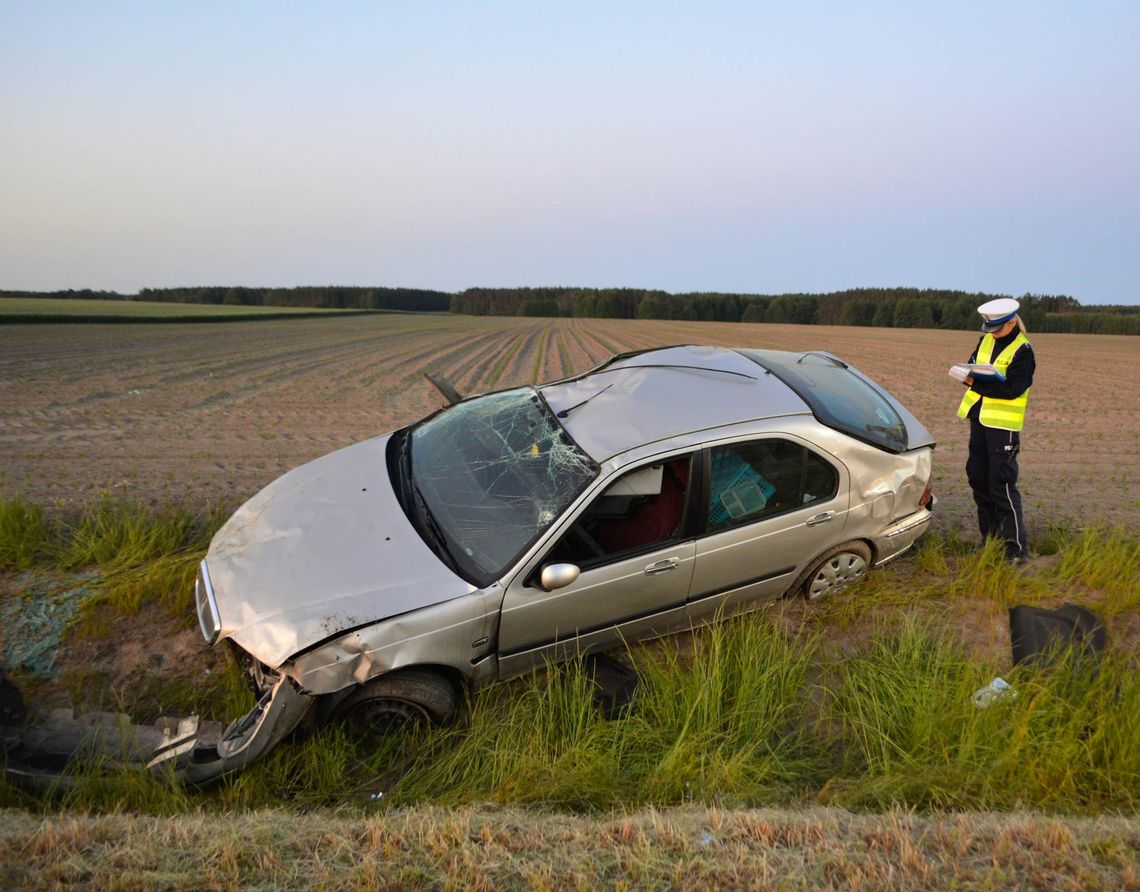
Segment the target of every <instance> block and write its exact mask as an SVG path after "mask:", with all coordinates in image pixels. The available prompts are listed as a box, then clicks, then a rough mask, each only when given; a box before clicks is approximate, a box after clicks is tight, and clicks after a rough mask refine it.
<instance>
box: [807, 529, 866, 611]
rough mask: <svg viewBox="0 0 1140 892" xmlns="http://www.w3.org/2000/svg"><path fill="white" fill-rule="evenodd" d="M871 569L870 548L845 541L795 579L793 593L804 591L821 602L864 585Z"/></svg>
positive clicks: (827, 552)
mask: <svg viewBox="0 0 1140 892" xmlns="http://www.w3.org/2000/svg"><path fill="white" fill-rule="evenodd" d="M870 566H871V549H870V547H869V546H868V545H867V543H866V542H860V541H858V540H852V541H851V542H844V543H843V544H842V545H836V546H835V547H834V548H832V549H831V550H830V551H826V552H824V553H823V554H822V555H820V556H819V557H818V558H816V560H815V561H813V562H812V563H811V564H810V565H809V566H808V568H807V570H805V571H804V572H803V573H802V574H801V575H800V578H799V579H797V580H796V582H795V584H794V585H793V586H792V588H791V591H792V592H802V594H803V596H804V597H805V598H807V600H808V601H811V602H812V603H815V602H818V601H822V600H824V599H825V598H829V597H831V596H832V595H833V594H835V593H836V592H838V591H842V590H843V589H846V588H850V587H851V586H853V585H855V584H856V583H858V582H861V581H862V580H863V579H864V578H865V577H866V576H867V570H868V569H869V568H870Z"/></svg>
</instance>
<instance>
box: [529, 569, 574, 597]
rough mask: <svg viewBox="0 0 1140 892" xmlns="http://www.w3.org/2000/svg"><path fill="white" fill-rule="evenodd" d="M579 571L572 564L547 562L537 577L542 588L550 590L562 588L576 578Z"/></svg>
mask: <svg viewBox="0 0 1140 892" xmlns="http://www.w3.org/2000/svg"><path fill="white" fill-rule="evenodd" d="M580 572H581V571H580V570H579V569H578V568H577V567H576V566H575V565H574V564H547V565H546V566H545V567H543V568H542V573H541V575H540V576H539V578H538V582H539V585H541V586H542V590H543V591H546V592H552V591H554V590H555V589H556V588H564V587H565V586H568V585H569V584H570V583H571V582H573V581H574V580H575V579H577V578H578V574H579V573H580Z"/></svg>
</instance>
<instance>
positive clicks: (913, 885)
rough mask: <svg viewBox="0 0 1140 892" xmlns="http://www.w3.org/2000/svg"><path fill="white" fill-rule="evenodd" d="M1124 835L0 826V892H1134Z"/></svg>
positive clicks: (551, 823) (1133, 841)
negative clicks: (145, 891)
mask: <svg viewBox="0 0 1140 892" xmlns="http://www.w3.org/2000/svg"><path fill="white" fill-rule="evenodd" d="M1138 850H1140V819H1136V818H1089V819H1059V818H1053V817H1043V816H1037V815H1031V814H1019V815H1007V814H974V815H957V814H936V815H930V816H919V815H915V814H912V813H908V812H890V813H887V814H883V815H857V814H852V813H850V812H847V811H843V810H840V809H824V808H812V809H807V810H805V811H796V812H789V811H779V810H771V809H760V810H740V811H725V810H719V809H709V808H700V807H684V808H677V809H666V810H653V809H649V810H642V811H636V812H631V813H626V814H611V815H606V816H600V817H582V816H572V815H565V814H551V813H544V812H535V811H524V810H521V809H497V808H488V807H473V808H460V809H448V810H444V809H439V808H430V807H416V808H409V809H398V810H392V811H390V812H388V813H386V814H380V815H373V816H370V817H367V818H358V817H350V816H346V815H339V814H337V813H336V812H315V813H311V814H307V815H305V816H303V817H300V818H297V817H295V816H290V815H285V814H282V813H281V812H276V811H260V812H252V813H247V814H241V815H215V814H211V815H202V814H191V815H184V816H182V817H178V818H174V819H159V818H147V817H137V816H129V815H113V816H105V817H93V816H88V815H74V814H73V815H62V816H49V817H37V816H33V815H30V814H27V813H24V812H19V811H6V812H0V865H3V866H2V867H0V884H2V885H3V886H5V887H6V888H12V887H18V886H33V887H59V886H81V887H85V888H100V889H116V888H123V889H125V888H131V889H135V888H163V889H173V888H193V889H200V888H205V889H215V888H216V889H229V888H250V887H258V888H301V887H304V888H312V887H317V888H324V889H409V888H417V889H487V890H492V889H494V890H501V889H599V888H618V889H620V888H638V889H640V888H680V889H728V888H737V889H743V888H786V889H797V888H813V889H949V888H954V889H972V888H984V889H992V888H1008V887H1015V888H1025V889H1057V888H1070V889H1086V890H1093V889H1140V855H1138V854H1137V853H1138Z"/></svg>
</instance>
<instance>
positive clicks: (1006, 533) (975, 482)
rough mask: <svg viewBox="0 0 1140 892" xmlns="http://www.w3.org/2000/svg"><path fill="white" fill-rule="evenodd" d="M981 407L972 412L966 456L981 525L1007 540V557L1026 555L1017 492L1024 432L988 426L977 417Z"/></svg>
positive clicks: (1022, 521)
mask: <svg viewBox="0 0 1140 892" xmlns="http://www.w3.org/2000/svg"><path fill="white" fill-rule="evenodd" d="M977 414H978V412H977V407H975V409H974V411H973V412H971V413H970V455H969V458H967V459H966V479H967V480H968V481H969V482H970V489H972V490H973V492H974V502H975V504H977V506H978V528H979V529H980V530H981V531H982V536H983V537H986V536H997V537H1000V538H1001V539H1003V540H1004V541H1005V552H1006V556H1007V557H1011V558H1017V557H1023V556H1024V555H1025V546H1026V537H1025V519H1024V518H1023V517H1022V514H1021V494H1020V493H1019V492H1018V491H1017V453H1018V450H1019V449H1020V448H1021V434H1019V433H1018V432H1017V431H1007V430H1002V429H1001V428H996V427H986V426H985V425H984V424H982V423H981V422H980V421H979V420H978V418H977Z"/></svg>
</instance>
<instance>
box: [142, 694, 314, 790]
mask: <svg viewBox="0 0 1140 892" xmlns="http://www.w3.org/2000/svg"><path fill="white" fill-rule="evenodd" d="M312 703H313V698H312V697H311V696H310V695H309V694H306V693H304V692H303V691H301V690H300V689H299V688H298V687H297V685H296V684H295V683H294V682H293V681H292V680H291V679H289V678H285V677H284V676H283V677H281V678H280V679H278V681H277V683H276V684H275V685H274V686H273V687H272V688H270V689H269V690H268V691H267V692H266V693H265V694H264V695H263V696H262V697H261V699H260V700H258V701H257V704H256V705H255V706H254V707H253V709H251V710H250V711H249V712H247V713H246V714H245V715H243V716H242V717H241V718H239V719H236V720H234V721H233V722H231V723H230V725H229V726H228V727H227V728H226V729H225V730H224V731H223V732H222V733H221V734H220V735H217V734H216V732H215V731H214V730H213V729H209V728H204V727H203V726H202V725H201V724H200V723H199V721H198V718H197V716H191V717H190V718H188V719H183V720H182V721H180V722H179V723H178V727H177V729H176V731H175V732H174V733H172V734H168V735H167V737H166V738H164V740H163V741H162V743H161V744H159V746H157V747H156V748H155V750H154V752H153V754H152V756H151V758H150V760H149V761H148V762H147V768H149V769H150V770H151V771H152V772H154V773H157V774H161V775H164V776H167V777H172V778H173V779H174V780H176V781H178V782H179V783H182V784H190V785H193V786H200V785H203V784H208V783H211V782H213V781H215V780H218V779H219V778H221V777H224V776H225V775H227V774H233V773H234V772H237V771H241V770H242V769H243V768H245V767H246V766H247V765H249V764H250V763H251V762H254V761H256V760H257V759H259V758H261V757H262V756H263V755H264V754H265V753H267V752H269V750H271V749H272V748H273V747H275V746H276V745H277V744H278V743H280V742H281V741H282V740H284V739H285V738H286V737H288V736H289V735H290V734H291V733H292V732H293V730H294V729H295V728H296V727H297V725H299V724H300V722H301V719H303V718H304V717H305V713H307V712H308V711H309V707H310V706H311V705H312Z"/></svg>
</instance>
